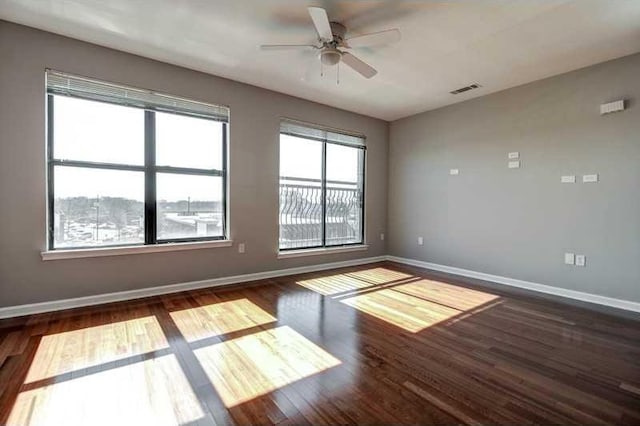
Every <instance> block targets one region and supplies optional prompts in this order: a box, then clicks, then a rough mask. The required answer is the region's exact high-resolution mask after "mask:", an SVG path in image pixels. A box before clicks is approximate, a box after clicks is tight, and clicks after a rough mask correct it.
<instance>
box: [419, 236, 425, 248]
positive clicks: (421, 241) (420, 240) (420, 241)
mask: <svg viewBox="0 0 640 426" xmlns="http://www.w3.org/2000/svg"><path fill="white" fill-rule="evenodd" d="M423 244H424V239H423V238H422V237H418V245H419V246H421V245H423Z"/></svg>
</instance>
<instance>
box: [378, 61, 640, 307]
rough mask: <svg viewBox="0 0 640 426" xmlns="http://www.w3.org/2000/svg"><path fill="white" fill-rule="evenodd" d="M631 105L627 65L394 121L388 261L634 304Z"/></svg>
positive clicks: (636, 195) (635, 177) (639, 186)
mask: <svg viewBox="0 0 640 426" xmlns="http://www.w3.org/2000/svg"><path fill="white" fill-rule="evenodd" d="M480 83H482V82H480ZM620 98H625V99H629V100H630V102H629V108H628V109H627V110H626V111H623V112H619V113H615V114H611V115H606V116H600V115H599V105H600V104H601V103H604V102H609V101H613V100H617V99H620ZM639 99H640V54H636V55H632V56H628V57H625V58H622V59H618V60H614V61H610V62H606V63H602V64H598V65H595V66H592V67H589V68H585V69H582V70H578V71H575V72H571V73H568V74H563V75H559V76H556V77H552V78H549V79H546V80H541V81H538V82H534V83H531V84H527V85H524V86H520V87H517V88H513V89H510V90H506V91H503V92H499V93H496V94H492V95H488V96H484V97H481V98H477V99H474V100H470V101H467V102H463V103H459V104H456V105H453V106H450V107H446V108H441V109H438V110H434V111H430V112H427V113H423V114H419V115H415V116H412V117H409V118H405V119H402V120H398V121H395V122H393V123H392V124H391V130H390V145H389V157H390V158H389V205H388V216H389V222H388V228H389V232H388V233H389V254H392V255H396V256H402V257H407V258H413V259H419V260H423V261H428V262H433V263H438V264H443V265H449V266H455V267H460V268H465V269H471V270H474V271H480V272H485V273H490V274H496V275H502V276H507V277H511V278H518V279H524V280H529V281H534V282H537V283H542V284H547V285H552V286H557V287H562V288H566V289H572V290H578V291H584V292H588V293H595V294H600V295H605V296H610V297H615V298H621V299H626V300H633V301H640V114H639V110H638V100H639ZM511 151H519V152H520V155H521V161H522V168H521V169H513V170H509V169H507V153H508V152H511ZM450 168H458V169H460V175H458V176H449V169H450ZM591 173H599V174H600V182H599V183H596V184H584V183H575V184H561V183H560V176H561V175H565V174H575V175H578V179H579V178H580V177H581V175H583V174H591ZM418 236H423V237H424V246H418V244H417V237H418ZM564 252H574V253H580V254H585V255H586V256H587V266H586V267H585V268H580V267H571V266H565V265H564V264H563V254H564Z"/></svg>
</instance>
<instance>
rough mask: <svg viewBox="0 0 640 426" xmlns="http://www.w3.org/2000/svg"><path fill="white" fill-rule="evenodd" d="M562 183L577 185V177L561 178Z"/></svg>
mask: <svg viewBox="0 0 640 426" xmlns="http://www.w3.org/2000/svg"><path fill="white" fill-rule="evenodd" d="M560 182H562V183H576V175H567V176H562V177H561V178H560Z"/></svg>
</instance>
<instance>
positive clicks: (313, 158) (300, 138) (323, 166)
mask: <svg viewBox="0 0 640 426" xmlns="http://www.w3.org/2000/svg"><path fill="white" fill-rule="evenodd" d="M364 156H365V146H364V138H363V137H362V136H355V135H349V134H343V133H337V132H335V131H331V130H325V129H319V128H315V127H309V126H307V125H304V124H301V123H297V122H293V121H283V122H282V123H281V126H280V215H279V217H280V241H279V246H280V250H281V251H285V250H291V249H305V248H316V247H335V246H345V245H352V244H362V243H363V242H364V164H365V163H364Z"/></svg>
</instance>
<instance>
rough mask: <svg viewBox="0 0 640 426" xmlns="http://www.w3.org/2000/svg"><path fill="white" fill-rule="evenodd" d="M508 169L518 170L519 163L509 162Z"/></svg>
mask: <svg viewBox="0 0 640 426" xmlns="http://www.w3.org/2000/svg"><path fill="white" fill-rule="evenodd" d="M508 167H509V168H510V169H519V168H520V161H509V164H508Z"/></svg>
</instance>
